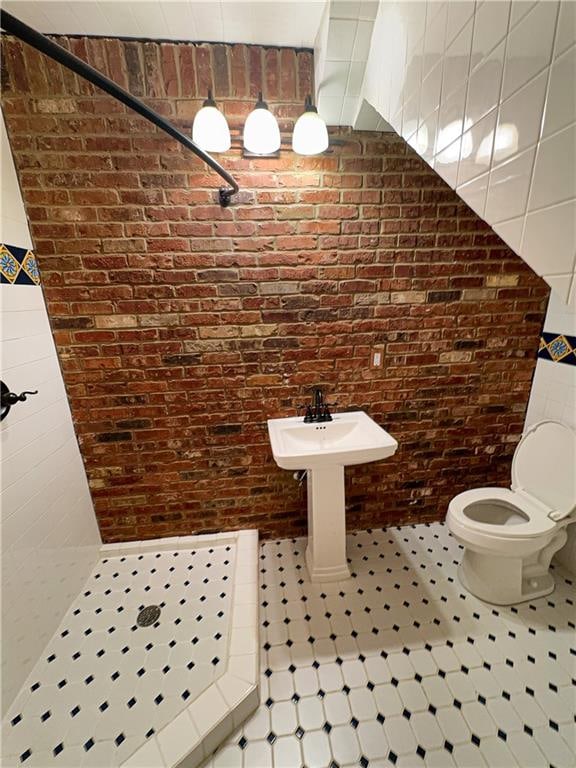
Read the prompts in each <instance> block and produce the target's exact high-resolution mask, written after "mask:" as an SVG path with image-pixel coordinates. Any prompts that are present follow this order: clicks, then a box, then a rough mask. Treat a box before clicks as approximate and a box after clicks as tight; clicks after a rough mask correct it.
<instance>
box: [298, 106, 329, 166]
mask: <svg viewBox="0 0 576 768" xmlns="http://www.w3.org/2000/svg"><path fill="white" fill-rule="evenodd" d="M292 149H293V150H294V152H296V154H298V155H319V154H320V153H321V152H324V151H325V150H326V149H328V129H327V128H326V123H325V122H324V120H323V119H322V118H321V117H320V115H319V114H318V110H317V109H316V107H315V106H314V105H313V104H312V97H311V96H307V97H306V101H305V102H304V112H303V113H302V114H301V115H300V117H299V118H298V120H297V121H296V125H295V126H294V133H293V134H292Z"/></svg>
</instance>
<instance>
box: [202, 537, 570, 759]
mask: <svg viewBox="0 0 576 768" xmlns="http://www.w3.org/2000/svg"><path fill="white" fill-rule="evenodd" d="M305 546H306V541H305V540H304V539H298V540H282V541H276V542H267V543H264V544H263V545H262V547H261V556H260V573H261V585H260V587H261V588H260V594H261V608H260V620H261V649H262V650H261V665H262V678H261V706H260V707H259V709H258V710H257V712H256V713H255V714H254V715H253V717H252V718H250V719H249V720H248V721H247V722H246V723H245V724H244V726H243V727H242V728H240V729H239V730H238V731H237V732H236V733H235V734H234V735H233V736H232V737H231V738H230V739H229V740H228V741H227V742H226V744H224V745H223V746H222V747H221V748H220V749H219V750H218V752H216V753H215V755H214V756H213V757H212V758H211V759H210V760H209V761H208V762H207V764H206V768H224V766H226V767H227V768H240V767H241V766H243V768H299V767H301V766H302V767H305V768H351V767H352V766H361V767H362V768H377V767H378V768H381V767H383V766H398V767H400V766H405V767H406V768H415V767H417V766H420V765H422V766H431V767H432V766H442V768H449V767H450V766H461V767H462V768H472V767H473V766H490V768H514V767H515V766H521V767H522V768H528V767H529V766H534V768H536V767H538V768H539V767H540V766H543V767H548V768H550V767H551V766H553V767H554V768H569V767H570V768H572V766H574V765H575V764H576V745H575V742H576V730H575V717H576V687H575V685H576V636H575V635H576V633H575V621H576V611H575V610H574V603H575V600H576V594H575V592H576V591H575V589H574V582H573V580H572V578H571V577H570V576H569V575H568V574H567V573H566V572H563V571H562V570H561V569H560V568H554V570H553V573H554V577H555V580H556V590H555V591H554V593H553V594H551V595H550V596H548V597H545V598H541V599H539V600H535V601H533V602H530V603H523V604H521V605H518V606H512V607H506V608H500V607H498V608H497V607H494V606H490V605H487V604H485V603H482V602H480V601H479V600H477V599H476V598H474V597H473V596H471V595H470V594H468V593H467V592H465V590H464V589H463V588H462V587H461V585H460V584H459V582H458V580H457V577H456V568H457V564H458V562H459V561H460V558H461V556H462V550H461V548H460V546H459V545H458V544H457V542H456V541H455V540H454V539H453V538H452V537H451V536H450V534H449V533H448V530H447V528H446V527H445V526H444V525H442V524H434V525H416V526H409V527H402V528H392V529H386V530H377V531H364V532H360V533H357V534H352V535H350V536H348V554H349V561H350V567H351V571H352V574H353V575H352V578H351V579H349V580H347V581H345V582H336V583H331V584H329V583H327V584H311V583H310V581H309V580H308V574H307V571H306V567H305V564H304V550H305Z"/></svg>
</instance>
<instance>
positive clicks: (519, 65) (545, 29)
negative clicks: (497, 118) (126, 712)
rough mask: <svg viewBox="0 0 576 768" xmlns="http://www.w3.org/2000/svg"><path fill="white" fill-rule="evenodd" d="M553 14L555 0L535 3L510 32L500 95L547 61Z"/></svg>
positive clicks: (537, 70)
mask: <svg viewBox="0 0 576 768" xmlns="http://www.w3.org/2000/svg"><path fill="white" fill-rule="evenodd" d="M512 14H514V5H513V6H512ZM557 15H558V3H557V2H553V1H551V2H546V3H537V4H536V5H535V6H534V8H532V9H531V10H530V11H529V12H528V13H527V14H526V16H525V17H524V18H523V19H522V21H520V23H519V24H518V26H516V27H515V28H514V29H513V30H512V31H511V32H510V34H509V36H508V48H507V51H506V66H505V68H504V84H503V89H502V97H503V98H504V99H507V98H508V96H511V95H512V94H513V93H514V91H516V90H518V88H520V87H521V86H522V85H524V83H527V82H528V80H531V79H532V78H533V77H534V76H535V75H537V74H538V72H540V71H541V70H542V69H544V67H546V66H547V65H548V64H549V63H550V60H551V54H552V41H553V39H554V30H555V27H556V17H557Z"/></svg>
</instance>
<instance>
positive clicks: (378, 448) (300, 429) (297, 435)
mask: <svg viewBox="0 0 576 768" xmlns="http://www.w3.org/2000/svg"><path fill="white" fill-rule="evenodd" d="M332 418H333V421H328V422H324V423H320V424H304V422H303V420H302V417H299V416H295V417H291V418H287V419H270V420H269V421H268V434H269V436H270V444H271V446H272V454H273V456H274V460H275V461H276V464H278V466H279V467H282V469H314V468H315V467H328V466H334V465H340V466H350V465H351V464H364V463H366V462H368V461H379V460H380V459H385V458H386V457H387V456H391V455H392V454H393V453H395V451H396V449H397V448H398V443H397V442H396V440H394V438H393V437H392V436H391V435H389V434H388V432H386V430H384V429H382V427H380V426H378V424H376V422H375V421H374V420H373V419H371V418H370V416H368V414H366V413H364V411H351V412H350V413H336V414H334V415H333V417H332Z"/></svg>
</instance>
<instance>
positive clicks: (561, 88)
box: [362, 0, 576, 306]
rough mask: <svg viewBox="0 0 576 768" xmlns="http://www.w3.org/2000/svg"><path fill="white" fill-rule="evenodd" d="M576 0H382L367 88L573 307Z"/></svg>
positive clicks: (374, 100) (376, 105) (575, 282)
mask: <svg viewBox="0 0 576 768" xmlns="http://www.w3.org/2000/svg"><path fill="white" fill-rule="evenodd" d="M575 9H576V4H575V3H574V2H571V0H560V2H558V1H557V0H539V2H523V0H511V1H510V0H497V1H491V0H484V2H481V1H480V0H478V1H475V0H462V1H460V0H458V1H456V0H450V2H444V3H441V2H435V1H434V0H428V2H410V3H406V2H391V1H390V2H384V1H382V2H380V6H379V10H378V15H377V17H376V20H375V22H374V32H373V36H372V43H371V48H370V53H369V56H368V61H367V65H366V73H365V78H364V84H363V87H362V97H363V98H365V99H366V100H367V101H368V102H370V104H372V106H373V107H374V108H375V109H376V110H377V111H378V112H379V113H380V114H381V115H382V117H383V118H384V120H387V121H388V122H389V123H390V124H391V125H392V126H393V128H394V129H395V130H396V131H397V132H398V133H400V134H401V135H402V136H404V137H405V138H406V139H407V140H408V141H409V142H410V144H411V145H412V146H413V147H414V148H415V149H416V151H417V152H419V153H420V155H421V156H422V157H423V158H424V159H425V160H426V161H427V162H428V163H430V165H432V166H433V167H434V168H435V170H436V171H437V172H438V173H439V174H440V175H441V176H442V178H443V179H444V180H445V181H446V182H447V183H448V184H450V185H451V186H452V187H453V188H455V189H456V190H457V191H458V192H459V194H460V195H461V197H462V198H463V199H464V200H465V201H466V202H468V203H469V204H470V205H471V207H472V208H474V210H475V211H477V212H478V213H479V215H481V216H483V217H484V218H485V220H486V221H487V222H488V223H489V224H490V225H491V226H493V227H494V229H495V231H496V232H497V233H498V234H499V235H500V237H502V239H503V240H505V241H506V242H507V243H508V244H509V245H510V246H511V247H512V248H513V249H514V250H515V251H516V252H517V253H518V254H519V255H520V256H521V257H522V258H523V259H524V260H525V261H526V262H527V263H528V264H529V265H530V266H531V267H532V269H534V270H535V272H537V274H539V275H541V276H542V277H543V278H544V279H545V280H546V281H547V282H548V283H549V285H551V286H552V287H553V288H554V290H555V291H556V292H557V293H558V295H559V298H560V299H562V300H563V301H564V302H566V303H567V304H569V305H572V306H576V276H575V269H576V223H575V222H576V157H575V153H576V106H575V93H576V91H575V89H574V81H575V76H576V18H575Z"/></svg>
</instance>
